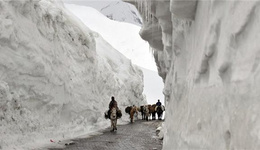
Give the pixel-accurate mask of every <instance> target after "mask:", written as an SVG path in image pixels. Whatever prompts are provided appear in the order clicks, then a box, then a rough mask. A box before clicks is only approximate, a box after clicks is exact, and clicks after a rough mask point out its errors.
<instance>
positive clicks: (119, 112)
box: [116, 110, 122, 119]
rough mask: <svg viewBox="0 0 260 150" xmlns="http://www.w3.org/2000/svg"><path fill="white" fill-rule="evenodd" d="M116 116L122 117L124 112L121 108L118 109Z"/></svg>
mask: <svg viewBox="0 0 260 150" xmlns="http://www.w3.org/2000/svg"><path fill="white" fill-rule="evenodd" d="M116 116H117V118H118V119H119V118H121V117H122V112H121V110H118V111H117V112H116Z"/></svg>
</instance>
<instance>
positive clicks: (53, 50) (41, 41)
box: [0, 0, 146, 149]
mask: <svg viewBox="0 0 260 150" xmlns="http://www.w3.org/2000/svg"><path fill="white" fill-rule="evenodd" d="M75 18H76V17H74V16H73V15H71V14H70V13H69V12H67V11H66V10H65V9H64V7H63V4H62V3H61V2H59V1H53V0H33V1H32V0H21V1H20V0H18V1H0V53H1V55H0V149H33V148H37V146H39V145H41V144H46V143H48V142H50V139H51V140H52V141H54V142H57V141H58V140H64V139H68V138H72V137H75V136H80V135H84V134H88V133H90V132H93V131H96V130H98V129H101V128H105V127H108V126H109V125H110V121H109V120H105V119H104V115H103V113H104V111H106V110H107V109H108V104H109V101H110V99H111V98H110V97H111V96H112V95H113V96H115V99H116V100H117V101H118V104H119V108H120V109H121V110H122V111H123V112H124V108H125V106H128V105H133V104H135V105H140V104H144V103H146V101H145V100H144V97H143V95H142V92H143V74H142V71H141V70H140V69H138V68H137V67H136V66H134V65H132V63H131V61H130V60H129V59H127V58H126V57H124V56H123V55H122V54H121V53H119V52H117V51H116V50H115V49H113V48H112V47H111V46H110V45H109V44H108V43H107V42H106V41H104V40H103V39H102V38H101V37H100V36H99V35H98V34H97V33H94V32H92V31H90V30H89V29H88V28H87V27H86V26H85V25H83V23H81V22H80V21H78V20H77V19H75ZM124 119H127V120H128V117H127V116H126V115H124ZM35 146H36V147H35Z"/></svg>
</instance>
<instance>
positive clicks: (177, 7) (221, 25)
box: [125, 0, 260, 150]
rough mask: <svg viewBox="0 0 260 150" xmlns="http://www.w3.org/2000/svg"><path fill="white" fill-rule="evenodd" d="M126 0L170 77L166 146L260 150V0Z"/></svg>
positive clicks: (161, 70)
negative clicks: (133, 5)
mask: <svg viewBox="0 0 260 150" xmlns="http://www.w3.org/2000/svg"><path fill="white" fill-rule="evenodd" d="M125 1H130V2H132V3H134V4H135V5H136V7H137V8H138V9H139V11H140V12H142V13H143V14H142V16H143V17H144V18H143V20H144V26H143V29H142V33H141V35H143V37H145V39H146V40H147V41H148V42H149V43H150V45H151V46H152V47H153V48H155V49H156V51H155V54H156V55H155V60H156V63H157V65H158V70H159V74H160V75H161V77H162V78H163V80H164V82H165V87H164V94H165V97H166V104H167V105H166V121H165V124H164V128H165V129H164V132H165V136H164V144H163V149H165V150H169V149H221V150H222V149H227V150H229V149H258V148H259V145H260V141H259V130H260V129H259V125H260V118H259V117H258V116H259V115H258V114H259V113H260V103H259V97H260V93H259V90H260V85H259V83H260V74H259V72H260V67H259V62H260V57H259V56H260V55H259V54H260V43H259V41H260V36H259V33H260V22H259V20H260V15H259V14H260V4H259V1H229V0H224V1H219V0H211V1H203V0H201V1H197V0H189V1H186V0H169V1H149V0H140V1H137V0H125ZM151 8H152V9H151ZM169 22H170V23H169ZM155 26H157V27H158V28H160V29H161V30H158V28H157V29H156V28H154V27H155ZM151 33H154V34H155V35H156V37H153V36H152V34H151ZM155 41H156V42H155Z"/></svg>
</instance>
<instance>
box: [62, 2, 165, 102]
mask: <svg viewBox="0 0 260 150" xmlns="http://www.w3.org/2000/svg"><path fill="white" fill-rule="evenodd" d="M65 7H66V8H68V9H69V10H70V11H71V12H72V13H74V14H75V15H76V16H77V17H79V18H80V19H81V20H82V22H83V23H84V24H85V25H86V26H88V27H90V28H91V29H92V30H94V31H96V32H98V33H100V34H101V35H102V36H103V37H104V38H105V39H106V40H107V41H108V42H109V43H110V44H111V45H112V46H113V47H114V48H116V49H117V50H118V51H119V52H121V53H122V54H124V55H125V56H126V57H128V58H129V59H131V60H132V62H133V63H134V64H136V65H138V66H141V68H142V71H143V73H144V93H145V95H146V99H147V102H148V103H149V104H155V103H156V102H157V100H158V99H160V100H161V101H162V103H163V104H164V96H163V93H162V91H163V82H162V79H161V78H160V77H159V76H158V73H157V69H156V65H155V60H154V58H153V56H152V53H151V51H149V45H148V43H147V42H144V41H143V40H142V39H141V38H140V36H139V31H140V27H138V26H135V25H132V24H129V23H122V22H117V21H112V20H109V19H108V18H106V17H105V16H104V15H103V14H101V13H100V12H98V11H97V10H95V9H93V8H90V7H86V6H79V5H74V4H65ZM88 14H91V15H88Z"/></svg>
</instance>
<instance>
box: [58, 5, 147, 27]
mask: <svg viewBox="0 0 260 150" xmlns="http://www.w3.org/2000/svg"><path fill="white" fill-rule="evenodd" d="M63 1H64V2H65V3H69V4H77V5H81V6H89V7H92V8H95V9H97V10H98V11H99V12H101V13H102V14H103V15H105V16H106V17H108V18H109V19H111V20H116V21H120V22H128V23H132V24H135V25H137V26H141V25H142V20H141V16H140V15H139V12H138V11H137V9H136V8H135V7H134V6H133V5H130V4H128V3H125V2H123V1H121V0H101V1H100V0H98V1H93V0H80V1H79V0H73V1H71V0H63Z"/></svg>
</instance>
